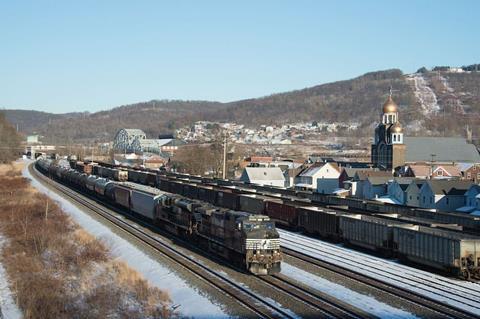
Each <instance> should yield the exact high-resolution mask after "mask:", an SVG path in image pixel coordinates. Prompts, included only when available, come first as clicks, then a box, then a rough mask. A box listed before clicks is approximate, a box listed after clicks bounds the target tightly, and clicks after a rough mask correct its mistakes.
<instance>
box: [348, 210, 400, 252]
mask: <svg viewBox="0 0 480 319" xmlns="http://www.w3.org/2000/svg"><path fill="white" fill-rule="evenodd" d="M395 225H407V224H406V223H402V222H397V221H392V220H387V219H383V218H378V217H374V216H368V215H360V214H356V215H342V216H340V223H339V233H340V235H341V236H342V237H343V240H344V241H345V242H347V243H350V244H352V245H356V246H359V247H363V248H366V249H370V250H373V251H377V252H379V253H382V254H384V255H387V256H391V255H392V253H393V226H395Z"/></svg>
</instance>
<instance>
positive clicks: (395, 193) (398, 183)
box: [387, 177, 413, 205]
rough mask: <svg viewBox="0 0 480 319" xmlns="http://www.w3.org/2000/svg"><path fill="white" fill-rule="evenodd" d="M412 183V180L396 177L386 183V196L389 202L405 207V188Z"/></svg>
mask: <svg viewBox="0 0 480 319" xmlns="http://www.w3.org/2000/svg"><path fill="white" fill-rule="evenodd" d="M412 182H413V179H412V178H405V177H400V178H399V177H396V178H394V179H392V180H390V181H389V182H388V185H387V194H388V198H390V199H391V202H392V203H394V204H399V205H406V202H407V188H408V186H410V184H411V183H412Z"/></svg>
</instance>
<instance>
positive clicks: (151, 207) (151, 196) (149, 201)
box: [130, 185, 165, 220]
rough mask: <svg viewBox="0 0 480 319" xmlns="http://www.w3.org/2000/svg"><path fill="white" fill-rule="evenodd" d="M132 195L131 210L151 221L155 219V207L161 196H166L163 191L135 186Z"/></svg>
mask: <svg viewBox="0 0 480 319" xmlns="http://www.w3.org/2000/svg"><path fill="white" fill-rule="evenodd" d="M130 187H132V191H131V193H130V208H131V210H132V211H134V212H135V213H137V214H140V215H142V216H143V217H146V218H148V219H150V220H153V219H154V217H155V206H156V205H157V203H158V201H159V200H160V197H161V195H163V194H165V193H164V192H162V191H161V190H159V189H157V188H153V187H148V186H144V185H135V186H130Z"/></svg>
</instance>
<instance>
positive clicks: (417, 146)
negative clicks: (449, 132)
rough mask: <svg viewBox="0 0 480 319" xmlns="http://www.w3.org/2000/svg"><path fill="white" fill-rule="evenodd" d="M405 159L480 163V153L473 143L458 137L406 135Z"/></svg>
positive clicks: (411, 160) (410, 160) (412, 160)
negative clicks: (433, 155) (433, 156)
mask: <svg viewBox="0 0 480 319" xmlns="http://www.w3.org/2000/svg"><path fill="white" fill-rule="evenodd" d="M404 142H405V145H406V149H405V161H406V162H425V161H431V159H432V154H435V158H434V160H435V161H437V162H464V163H479V162H480V155H479V153H478V150H477V148H476V147H475V146H474V145H473V144H468V143H467V140H466V139H464V138H458V137H405V139H404Z"/></svg>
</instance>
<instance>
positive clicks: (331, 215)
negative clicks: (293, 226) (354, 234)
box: [297, 206, 345, 241]
mask: <svg viewBox="0 0 480 319" xmlns="http://www.w3.org/2000/svg"><path fill="white" fill-rule="evenodd" d="M297 211H298V227H299V228H300V229H301V230H302V231H304V232H305V233H307V234H312V235H317V236H320V237H323V238H328V239H331V240H334V241H340V240H341V237H340V234H339V224H340V221H339V220H340V216H341V215H344V214H345V213H341V212H337V211H334V210H332V209H323V208H320V207H313V206H304V207H298V208H297Z"/></svg>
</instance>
